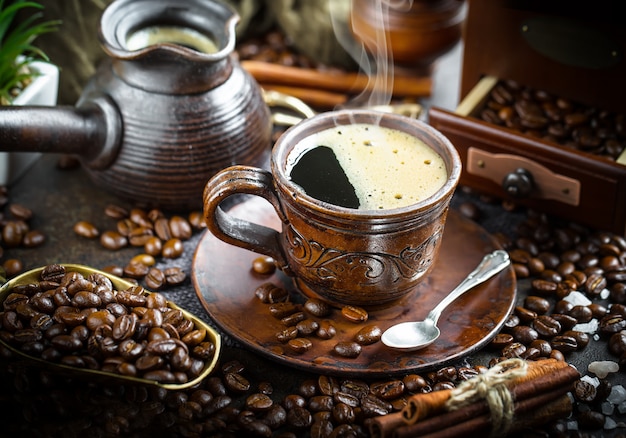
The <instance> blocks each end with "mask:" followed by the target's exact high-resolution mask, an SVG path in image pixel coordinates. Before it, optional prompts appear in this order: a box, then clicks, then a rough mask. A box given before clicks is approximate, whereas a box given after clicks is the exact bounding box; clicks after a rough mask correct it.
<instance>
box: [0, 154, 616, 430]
mask: <svg viewBox="0 0 626 438" xmlns="http://www.w3.org/2000/svg"><path fill="white" fill-rule="evenodd" d="M57 160H58V157H56V156H44V157H43V158H42V159H40V160H38V161H37V162H36V163H35V165H34V167H33V168H32V169H31V171H30V172H28V174H27V175H26V176H24V177H23V178H22V179H21V180H19V181H18V182H17V183H16V184H15V185H14V186H13V187H11V188H10V202H13V203H19V204H22V205H24V206H27V207H28V208H30V209H31V210H32V211H33V219H32V220H31V228H33V229H37V230H40V231H42V232H43V233H45V235H46V237H47V240H46V242H45V244H44V245H42V246H40V247H37V248H33V249H25V248H14V249H9V250H6V251H5V254H4V259H5V260H6V259H7V258H17V259H19V260H21V261H23V263H24V268H25V269H31V268H36V267H39V266H43V265H47V264H50V263H79V264H85V265H88V266H91V267H94V268H104V267H105V266H108V265H122V266H124V265H125V264H126V263H127V262H128V261H129V260H130V258H131V257H132V256H133V255H135V254H137V253H139V252H140V250H139V249H138V248H126V249H122V250H119V251H110V250H106V249H103V248H102V247H101V246H100V244H99V243H98V242H97V241H89V240H86V239H84V238H81V237H79V236H77V235H76V234H75V233H74V232H73V225H74V224H75V223H76V222H78V221H81V220H86V221H89V222H91V223H93V224H94V225H96V226H97V227H98V228H99V229H100V230H101V231H103V230H107V229H113V228H114V221H113V220H112V219H111V218H108V217H106V216H105V215H104V209H105V207H106V206H107V205H108V204H117V205H121V206H125V207H127V208H130V207H132V206H134V205H133V204H132V203H129V202H126V201H123V200H120V199H117V198H116V197H114V196H113V195H111V194H110V193H109V192H108V191H107V190H106V188H101V187H96V186H95V185H94V184H93V183H92V182H91V180H90V179H89V177H88V175H87V174H86V172H85V171H84V170H82V169H81V168H77V169H73V170H61V169H59V168H58V167H57ZM466 203H471V204H473V205H475V206H476V207H477V208H478V211H479V212H480V218H479V220H478V221H479V223H480V224H481V225H482V226H483V227H484V228H485V229H487V230H488V231H489V232H491V233H503V234H505V235H508V236H514V235H515V231H516V227H517V226H518V224H519V223H521V222H522V221H523V220H524V219H525V218H526V211H525V210H524V209H522V208H518V209H515V210H514V211H509V210H508V209H504V208H503V207H502V204H501V203H500V202H484V198H481V197H480V196H477V195H473V194H469V193H466V191H464V190H458V191H457V194H455V196H454V199H453V207H454V208H457V209H458V208H459V207H460V206H461V205H463V204H466ZM201 237H202V232H198V233H195V235H194V236H193V237H192V238H191V239H190V240H188V241H185V242H184V246H185V251H184V254H183V256H182V257H181V258H178V259H171V260H165V259H159V264H158V266H160V267H168V266H178V267H181V268H182V269H183V270H184V271H185V272H186V273H187V274H190V272H191V266H192V257H193V253H194V248H195V246H196V245H197V243H198V241H199V239H200V238H201ZM189 277H190V276H189V275H188V278H187V281H185V283H184V284H182V285H180V286H177V287H174V288H169V289H165V291H164V292H163V293H164V294H165V295H166V296H167V298H168V299H170V300H172V301H174V302H176V303H177V304H179V305H181V306H182V307H184V308H186V309H187V310H189V311H191V312H193V313H195V314H197V315H205V318H206V313H204V311H203V308H202V305H201V303H200V301H199V300H198V298H197V295H196V293H195V291H194V288H193V286H192V283H191V281H190V279H189ZM528 290H529V280H522V281H519V282H518V298H517V301H518V303H521V302H522V301H523V298H524V297H525V296H526V294H527V292H528ZM206 319H208V318H206ZM209 322H211V321H209ZM494 355H495V353H494V351H492V350H490V349H488V348H487V349H485V350H483V351H480V352H478V353H476V354H473V355H472V356H471V357H468V358H465V359H464V360H463V361H462V363H460V364H458V365H469V366H473V365H488V364H489V361H490V360H491V359H492V358H493V357H494ZM567 359H568V361H569V362H570V363H572V364H574V365H575V366H576V367H577V368H578V370H579V371H580V372H581V373H582V374H586V373H587V365H588V364H589V363H590V362H591V361H593V360H599V359H611V360H616V359H615V358H611V357H610V355H609V354H608V351H607V347H606V342H600V341H598V342H596V341H593V340H592V342H591V343H590V345H589V346H588V347H587V348H586V349H585V350H583V351H582V352H580V353H571V354H568V356H567ZM230 360H239V361H240V362H241V363H243V364H245V367H246V370H245V375H246V376H247V377H248V378H249V380H250V381H251V382H256V383H257V384H258V382H262V381H268V382H271V383H272V385H273V387H274V394H273V395H272V397H273V398H274V400H281V399H282V395H285V394H289V393H293V392H295V391H296V390H297V388H298V386H299V385H300V383H302V382H303V381H304V380H305V379H310V378H316V377H317V376H315V375H313V374H310V373H307V372H303V371H299V370H295V369H291V368H289V367H287V366H284V365H277V364H275V363H272V362H270V361H268V360H267V359H265V358H261V357H259V356H257V355H256V354H253V353H251V352H249V351H247V350H245V349H243V348H240V347H239V346H238V345H237V343H236V342H234V341H233V340H232V339H229V337H228V336H227V335H226V336H225V348H224V351H223V355H222V360H221V362H222V363H226V362H228V361H230ZM13 371H14V370H13ZM13 371H12V372H11V373H8V376H7V375H5V376H4V382H3V386H2V396H1V397H0V408H1V409H2V410H3V413H2V417H3V418H4V420H3V425H2V428H1V429H0V436H9V435H5V433H6V432H5V431H12V433H22V434H24V433H27V432H28V433H30V434H31V436H46V433H47V432H45V430H51V431H56V433H52V434H51V435H50V436H57V434H60V432H59V431H60V430H63V431H64V434H65V435H64V436H73V433H74V432H76V430H81V429H80V427H84V428H85V430H90V429H89V427H88V426H89V425H93V424H94V422H95V420H94V419H93V418H92V417H89V415H87V414H85V412H81V413H80V415H79V417H73V416H72V414H71V412H69V413H68V412H66V411H64V410H61V411H62V414H63V415H55V420H54V421H52V420H50V419H49V418H47V417H46V416H45V415H42V413H41V412H40V411H39V410H41V409H44V408H43V407H42V406H40V405H39V404H38V403H37V401H38V400H41V399H43V400H47V401H48V402H50V400H56V397H62V395H63V389H62V388H64V387H63V386H62V385H61V389H59V387H57V386H54V387H55V391H54V393H53V395H52V396H51V395H50V394H47V393H46V388H47V387H46V386H42V387H41V388H38V387H37V385H38V384H40V383H38V382H37V380H36V379H35V380H32V379H31V380H28V379H27V378H25V377H23V376H22V374H21V373H17V374H15V373H14V372H13ZM59 379H61V378H59ZM53 380H54V378H53ZM609 380H610V381H611V382H612V383H613V384H618V383H624V380H626V379H624V374H623V371H621V372H620V373H617V374H613V375H610V376H609ZM60 381H62V380H60ZM75 391H77V389H76V387H75V386H74V385H70V386H69V387H68V388H67V392H68V393H69V396H70V397H73V396H74V394H75ZM42 392H43V393H44V394H47V395H48V396H50V397H51V398H46V397H44V395H43V394H42ZM66 395H67V394H66ZM81 396H82V397H85V395H84V394H83V395H81ZM99 397H103V398H104V399H103V400H100V402H101V403H100V404H99V406H100V408H99V409H98V410H97V411H94V412H92V411H89V413H90V415H94V416H96V417H97V418H107V416H112V415H113V413H114V412H116V409H117V408H116V402H115V400H116V397H119V394H116V393H115V392H112V393H111V394H108V393H107V395H103V394H99ZM107 397H108V398H107ZM241 399H242V400H243V399H245V397H244V396H242V398H241ZM33 405H35V407H33ZM8 412H9V413H11V415H7V413H8ZM40 415H42V417H41V418H46V420H45V421H44V422H43V423H42V422H41V421H40V420H39V416H40ZM102 416H104V417H102ZM612 419H614V420H615V421H617V422H620V421H621V422H624V420H625V417H624V415H623V414H622V415H620V414H617V413H616V414H614V415H613V416H612ZM79 420H80V421H79ZM42 421H43V420H42ZM81 421H82V423H81ZM64 422H67V423H68V424H71V425H72V427H69V428H64V426H63V424H64ZM43 424H46V426H45V427H44V426H43ZM50 424H52V425H50ZM45 428H49V429H45ZM133 430H134V429H133ZM624 430H625V429H624V428H621V429H619V428H618V429H616V430H615V431H602V430H599V431H598V430H596V431H591V433H592V435H596V436H600V435H605V436H609V435H612V434H613V435H614V434H616V433H620V432H621V433H623V431H624ZM70 432H72V433H70ZM133 433H134V435H133V434H131V435H133V436H142V435H143V434H142V431H141V428H139V431H136V430H135V431H134V432H133ZM124 435H125V434H123V433H122V434H121V435H120V436H124ZM13 436H18V435H13ZM22 436H26V435H22ZM112 436H114V434H113V435H112ZM616 436H617V435H616Z"/></svg>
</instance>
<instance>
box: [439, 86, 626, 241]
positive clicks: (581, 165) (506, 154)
mask: <svg viewBox="0 0 626 438" xmlns="http://www.w3.org/2000/svg"><path fill="white" fill-rule="evenodd" d="M501 83H502V82H501V81H499V80H498V79H497V78H494V77H491V76H486V77H483V78H482V79H481V81H479V83H478V84H477V85H476V87H475V88H474V89H472V90H471V91H470V92H469V93H468V94H467V95H466V97H465V98H464V99H463V101H462V102H461V103H460V104H459V106H458V107H457V109H456V111H454V112H451V111H447V110H443V109H439V108H436V107H433V108H431V109H430V111H429V121H430V124H431V125H432V126H433V127H435V128H437V129H438V130H439V131H441V132H442V133H443V134H444V135H446V136H447V137H448V138H449V139H450V141H451V142H452V143H453V144H454V145H455V146H456V148H457V150H458V151H459V154H460V155H461V159H462V161H463V172H462V175H461V180H460V184H462V185H466V186H469V187H472V188H474V189H477V190H478V191H480V192H483V193H487V194H490V195H495V196H498V197H500V198H504V199H513V200H515V201H516V202H517V203H519V204H522V205H526V206H528V207H530V208H533V209H536V210H538V211H543V212H546V213H549V214H552V215H556V216H560V217H562V218H565V219H569V220H573V221H576V222H580V223H584V224H587V225H589V226H592V227H595V228H599V229H603V230H607V231H612V232H615V233H619V234H621V235H624V234H625V232H626V153H625V152H623V151H622V152H621V153H620V152H619V151H616V150H615V147H613V148H612V150H611V151H610V152H611V154H612V155H613V156H609V154H608V153H606V152H603V153H602V154H599V153H595V151H594V150H593V148H592V146H593V144H591V145H588V144H587V143H590V142H587V143H583V144H584V145H585V147H583V148H580V147H574V146H572V144H569V143H568V142H567V141H565V142H564V144H559V142H557V140H556V139H554V138H552V136H551V135H550V134H545V130H544V134H543V135H542V134H541V133H540V130H538V129H527V130H526V132H525V133H524V132H522V130H520V129H518V128H521V127H520V126H518V125H519V122H517V123H514V122H511V123H508V126H507V125H499V124H496V123H495V122H497V121H496V120H494V121H493V122H492V121H491V120H490V116H489V114H487V115H485V114H481V112H482V111H484V110H485V109H486V108H488V105H490V103H489V102H490V101H491V100H492V99H493V96H492V94H491V93H492V91H493V90H494V87H496V86H497V85H498V84H501ZM563 105H565V104H563ZM492 109H493V108H492ZM495 109H496V110H497V109H498V108H497V106H496V107H495ZM598 111H599V110H598ZM496 112H497V111H496ZM602 116H604V113H603V114H602ZM619 116H620V117H622V119H623V115H619ZM503 117H506V115H503ZM483 118H485V119H487V120H490V121H485V120H483ZM622 119H620V121H623V120H622ZM529 123H530V122H529ZM596 124H597V123H596ZM531 128H532V123H531ZM557 128H558V126H557V127H555V128H554V130H553V131H554V132H556V131H558V129H557ZM620 128H621V125H620ZM622 135H623V136H624V137H622ZM624 142H626V133H620V137H619V142H613V143H612V145H613V146H614V145H615V144H616V143H618V144H623V143H624ZM570 143H571V142H570ZM587 146H589V147H587Z"/></svg>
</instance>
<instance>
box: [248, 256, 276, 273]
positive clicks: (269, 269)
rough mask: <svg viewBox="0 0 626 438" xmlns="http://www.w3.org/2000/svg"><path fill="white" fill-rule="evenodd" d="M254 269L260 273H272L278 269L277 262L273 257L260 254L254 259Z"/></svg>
mask: <svg viewBox="0 0 626 438" xmlns="http://www.w3.org/2000/svg"><path fill="white" fill-rule="evenodd" d="M252 270H253V271H254V272H255V273H257V274H260V275H271V274H273V273H274V272H275V271H276V264H275V263H274V259H273V258H271V257H268V256H260V257H256V258H255V259H254V260H252Z"/></svg>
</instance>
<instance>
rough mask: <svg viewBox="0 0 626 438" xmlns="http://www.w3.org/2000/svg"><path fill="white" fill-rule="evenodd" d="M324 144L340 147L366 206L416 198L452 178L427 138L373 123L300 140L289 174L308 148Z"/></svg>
mask: <svg viewBox="0 0 626 438" xmlns="http://www.w3.org/2000/svg"><path fill="white" fill-rule="evenodd" d="M321 146H326V147H329V148H330V149H332V151H333V152H334V153H335V156H336V158H337V161H338V162H339V164H340V166H341V167H342V168H343V171H344V172H345V175H346V176H347V178H348V180H349V181H350V183H351V184H352V185H353V187H354V191H355V193H356V196H357V197H358V199H359V203H360V205H359V207H358V208H359V209H361V210H382V209H392V208H399V207H405V206H408V205H411V204H416V203H418V202H420V201H422V200H424V199H426V198H428V197H430V196H432V195H433V194H435V193H436V192H437V191H438V190H439V189H440V188H441V187H442V186H443V185H444V184H445V182H446V180H447V178H448V173H447V169H446V165H445V162H444V160H443V158H442V157H441V156H440V155H439V154H438V153H437V152H435V151H434V150H433V149H432V148H431V147H429V146H428V145H426V144H425V143H424V142H423V141H421V140H419V139H417V138H415V137H413V136H412V135H410V134H408V133H405V132H402V131H399V130H396V129H392V128H385V127H381V126H376V125H370V124H351V125H342V126H337V127H334V128H330V129H326V130H323V131H320V132H318V133H315V134H314V135H311V136H309V137H307V138H305V139H303V140H301V141H300V142H299V143H298V144H297V145H296V146H295V147H294V149H293V151H292V152H291V153H290V154H289V157H288V160H287V161H288V162H287V169H286V172H287V174H288V175H290V174H291V171H292V169H293V168H294V166H296V164H297V163H298V161H299V160H300V159H301V158H302V157H303V156H304V155H305V154H306V153H307V152H308V151H311V150H313V149H315V148H317V147H321Z"/></svg>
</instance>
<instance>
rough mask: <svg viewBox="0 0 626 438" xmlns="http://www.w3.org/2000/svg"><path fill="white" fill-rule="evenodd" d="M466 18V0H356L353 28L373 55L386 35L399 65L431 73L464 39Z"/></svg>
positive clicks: (401, 67)
mask: <svg viewBox="0 0 626 438" xmlns="http://www.w3.org/2000/svg"><path fill="white" fill-rule="evenodd" d="M464 19H465V8H464V1H463V0H352V12H351V16H350V27H351V31H352V34H353V36H354V38H355V39H356V40H357V41H359V42H361V43H363V44H364V46H365V48H366V49H367V50H368V52H369V53H370V54H375V53H380V48H379V47H377V46H376V45H377V44H379V43H380V41H381V38H380V36H384V38H385V41H386V43H387V48H386V49H387V54H388V57H389V58H390V59H391V60H392V61H393V63H394V65H395V67H396V68H398V69H400V70H408V71H414V72H415V71H416V72H418V73H424V74H428V73H429V69H430V67H431V65H432V63H433V62H434V61H435V60H437V59H438V58H439V57H441V56H442V55H443V54H445V53H446V52H448V51H449V50H450V49H452V48H453V47H454V46H455V45H456V44H457V43H458V42H459V40H460V39H461V36H462V26H463V21H464Z"/></svg>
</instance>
